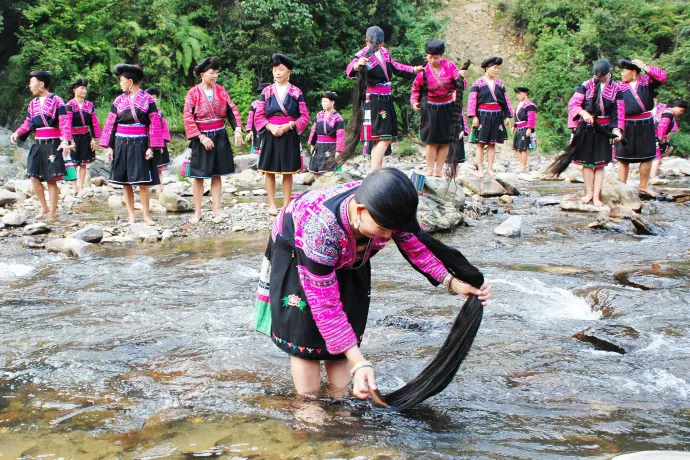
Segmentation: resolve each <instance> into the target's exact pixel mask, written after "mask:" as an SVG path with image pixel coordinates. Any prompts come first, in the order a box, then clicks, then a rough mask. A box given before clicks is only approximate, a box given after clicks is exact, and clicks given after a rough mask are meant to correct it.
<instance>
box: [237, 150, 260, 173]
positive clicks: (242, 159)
mask: <svg viewBox="0 0 690 460" xmlns="http://www.w3.org/2000/svg"><path fill="white" fill-rule="evenodd" d="M234 161H235V171H237V172H242V171H244V170H245V169H256V164H257V162H258V161H259V156H258V155H256V154H255V153H249V154H247V155H237V156H235V157H234Z"/></svg>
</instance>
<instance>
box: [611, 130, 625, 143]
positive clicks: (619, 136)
mask: <svg viewBox="0 0 690 460" xmlns="http://www.w3.org/2000/svg"><path fill="white" fill-rule="evenodd" d="M612 132H613V134H615V135H616V136H617V137H616V138H615V139H614V141H616V142H620V141H621V139H623V133H621V130H620V129H618V128H613V131H612Z"/></svg>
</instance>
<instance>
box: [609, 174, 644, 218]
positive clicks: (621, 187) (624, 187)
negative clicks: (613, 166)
mask: <svg viewBox="0 0 690 460" xmlns="http://www.w3.org/2000/svg"><path fill="white" fill-rule="evenodd" d="M601 201H602V202H603V203H604V204H605V205H608V206H612V205H614V204H622V205H624V206H628V207H629V208H631V209H632V210H633V211H639V210H640V209H642V200H640V196H639V194H638V191H637V188H636V187H633V186H631V185H628V184H625V183H623V182H621V181H619V180H618V179H616V178H614V177H607V178H605V179H604V184H603V185H602V187H601Z"/></svg>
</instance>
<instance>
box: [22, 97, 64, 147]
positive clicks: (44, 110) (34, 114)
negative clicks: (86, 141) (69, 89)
mask: <svg viewBox="0 0 690 460" xmlns="http://www.w3.org/2000/svg"><path fill="white" fill-rule="evenodd" d="M37 128H59V129H60V138H61V139H62V140H64V141H71V140H72V117H71V113H70V108H69V107H67V105H65V102H64V101H63V100H62V98H60V97H59V96H56V95H54V94H52V93H51V94H48V96H47V97H46V99H45V101H44V103H43V106H41V102H40V100H39V98H38V97H35V98H33V99H32V100H31V102H29V106H28V107H27V109H26V119H25V120H24V123H22V125H21V126H20V127H19V128H17V135H18V136H19V140H20V141H22V142H24V141H25V140H26V139H27V138H28V137H29V134H31V133H32V132H34V131H35V130H36V129H37Z"/></svg>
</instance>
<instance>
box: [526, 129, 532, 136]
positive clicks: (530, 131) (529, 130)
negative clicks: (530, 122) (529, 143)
mask: <svg viewBox="0 0 690 460" xmlns="http://www.w3.org/2000/svg"><path fill="white" fill-rule="evenodd" d="M525 134H526V135H527V137H530V136H531V135H532V128H527V131H525Z"/></svg>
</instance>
